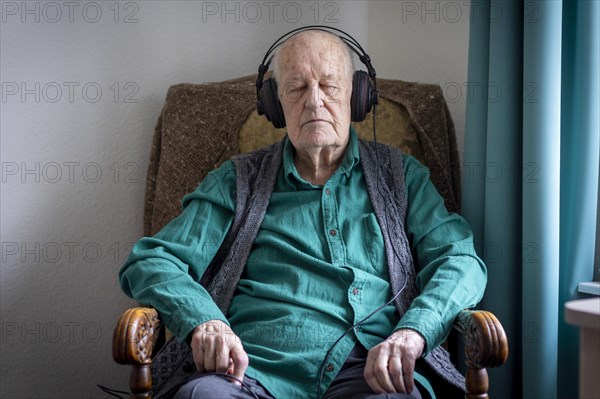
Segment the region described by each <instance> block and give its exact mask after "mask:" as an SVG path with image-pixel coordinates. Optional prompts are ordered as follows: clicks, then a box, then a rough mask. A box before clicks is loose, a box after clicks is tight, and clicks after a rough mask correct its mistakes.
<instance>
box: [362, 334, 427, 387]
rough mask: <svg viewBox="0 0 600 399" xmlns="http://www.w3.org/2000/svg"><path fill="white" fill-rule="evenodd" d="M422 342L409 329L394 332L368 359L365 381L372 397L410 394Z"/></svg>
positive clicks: (372, 350)
mask: <svg viewBox="0 0 600 399" xmlns="http://www.w3.org/2000/svg"><path fill="white" fill-rule="evenodd" d="M424 348H425V340H424V339H423V337H422V336H421V334H419V333H418V332H416V331H414V330H410V329H401V330H398V331H395V332H394V333H393V334H392V335H390V337H389V338H388V339H386V340H385V341H383V342H382V343H380V344H379V345H377V346H374V347H373V348H371V350H370V351H369V354H368V355H367V362H366V364H365V372H364V377H365V380H366V381H367V384H369V386H370V387H371V389H372V390H373V392H375V393H396V392H399V393H411V392H412V390H413V388H414V386H415V384H414V374H413V373H414V370H415V361H416V360H417V359H418V358H419V357H420V356H421V355H422V354H423V349H424Z"/></svg>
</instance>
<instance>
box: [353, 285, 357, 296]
mask: <svg viewBox="0 0 600 399" xmlns="http://www.w3.org/2000/svg"><path fill="white" fill-rule="evenodd" d="M352 293H353V294H354V295H358V288H356V287H355V288H352Z"/></svg>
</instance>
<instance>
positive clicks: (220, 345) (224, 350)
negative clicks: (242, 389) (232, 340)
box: [215, 335, 229, 373]
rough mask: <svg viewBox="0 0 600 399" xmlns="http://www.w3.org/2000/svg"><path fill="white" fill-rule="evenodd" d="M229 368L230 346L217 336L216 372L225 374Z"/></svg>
mask: <svg viewBox="0 0 600 399" xmlns="http://www.w3.org/2000/svg"><path fill="white" fill-rule="evenodd" d="M228 367H229V346H228V345H227V343H226V342H225V340H224V339H223V338H222V336H220V335H219V336H217V337H216V339H215V371H217V372H219V373H224V372H226V371H227V368H228Z"/></svg>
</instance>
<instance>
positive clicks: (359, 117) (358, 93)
mask: <svg viewBox="0 0 600 399" xmlns="http://www.w3.org/2000/svg"><path fill="white" fill-rule="evenodd" d="M372 106H373V86H372V84H371V79H369V74H368V73H366V72H365V71H355V72H354V75H353V76H352V96H351V98H350V113H351V116H352V121H354V122H362V121H364V120H365V118H366V117H367V114H368V113H369V112H371V107H372Z"/></svg>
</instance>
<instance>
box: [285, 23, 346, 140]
mask: <svg viewBox="0 0 600 399" xmlns="http://www.w3.org/2000/svg"><path fill="white" fill-rule="evenodd" d="M281 51H282V53H281V55H280V59H279V74H280V76H278V86H279V88H278V90H279V97H280V100H281V105H282V107H283V113H284V115H285V122H286V126H287V132H288V137H289V139H290V141H291V142H292V144H293V145H294V147H295V148H296V149H297V150H310V149H319V148H324V147H329V146H333V147H338V146H344V147H345V146H346V144H347V142H348V133H349V128H350V116H351V114H350V96H351V94H352V77H351V75H350V74H349V72H348V64H347V62H349V60H347V59H346V53H345V52H344V50H343V49H342V48H340V44H339V43H338V42H337V41H336V40H335V38H333V37H332V36H331V35H328V34H325V33H323V32H315V31H307V32H302V33H300V34H298V35H297V36H296V37H294V38H292V39H290V41H289V42H288V43H286V44H285V45H284V48H282V49H281Z"/></svg>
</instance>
